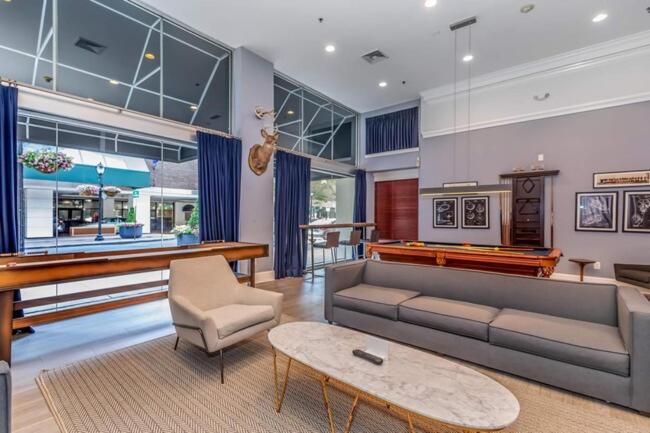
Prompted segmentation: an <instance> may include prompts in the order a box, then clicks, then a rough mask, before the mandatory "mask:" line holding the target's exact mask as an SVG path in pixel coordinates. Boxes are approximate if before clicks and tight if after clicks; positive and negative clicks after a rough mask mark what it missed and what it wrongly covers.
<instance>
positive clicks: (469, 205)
mask: <svg viewBox="0 0 650 433" xmlns="http://www.w3.org/2000/svg"><path fill="white" fill-rule="evenodd" d="M462 207H463V215H462V217H463V228H464V229H489V228H490V197H487V196H485V197H463V199H462Z"/></svg>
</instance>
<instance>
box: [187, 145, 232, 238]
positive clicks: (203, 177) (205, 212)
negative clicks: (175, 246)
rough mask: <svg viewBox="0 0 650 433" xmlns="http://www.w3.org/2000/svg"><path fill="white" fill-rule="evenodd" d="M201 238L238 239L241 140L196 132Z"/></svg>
mask: <svg viewBox="0 0 650 433" xmlns="http://www.w3.org/2000/svg"><path fill="white" fill-rule="evenodd" d="M196 136H197V139H198V143H199V221H200V222H199V224H200V228H199V230H200V233H201V241H218V240H224V241H238V240H239V200H240V186H241V152H242V145H241V140H239V139H237V138H227V137H222V136H220V135H213V134H207V133H204V132H197V134H196Z"/></svg>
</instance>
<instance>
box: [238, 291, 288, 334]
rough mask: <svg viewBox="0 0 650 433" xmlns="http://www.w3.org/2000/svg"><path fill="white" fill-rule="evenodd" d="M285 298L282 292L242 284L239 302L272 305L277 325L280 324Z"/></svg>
mask: <svg viewBox="0 0 650 433" xmlns="http://www.w3.org/2000/svg"><path fill="white" fill-rule="evenodd" d="M283 299H284V295H283V294H282V293H276V292H271V291H269V290H261V289H256V288H254V287H249V286H242V287H241V289H240V292H239V302H241V303H242V304H244V305H270V306H271V307H273V313H274V315H275V324H276V325H279V324H280V318H281V317H282V300H283Z"/></svg>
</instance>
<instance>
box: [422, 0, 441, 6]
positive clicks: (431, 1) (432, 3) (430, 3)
mask: <svg viewBox="0 0 650 433" xmlns="http://www.w3.org/2000/svg"><path fill="white" fill-rule="evenodd" d="M437 4H438V0H426V1H425V2H424V6H425V7H428V8H432V7H434V6H435V5H437Z"/></svg>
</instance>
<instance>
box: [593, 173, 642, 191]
mask: <svg viewBox="0 0 650 433" xmlns="http://www.w3.org/2000/svg"><path fill="white" fill-rule="evenodd" d="M635 186H650V170H640V171H615V172H610V173H594V188H627V187H635Z"/></svg>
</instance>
